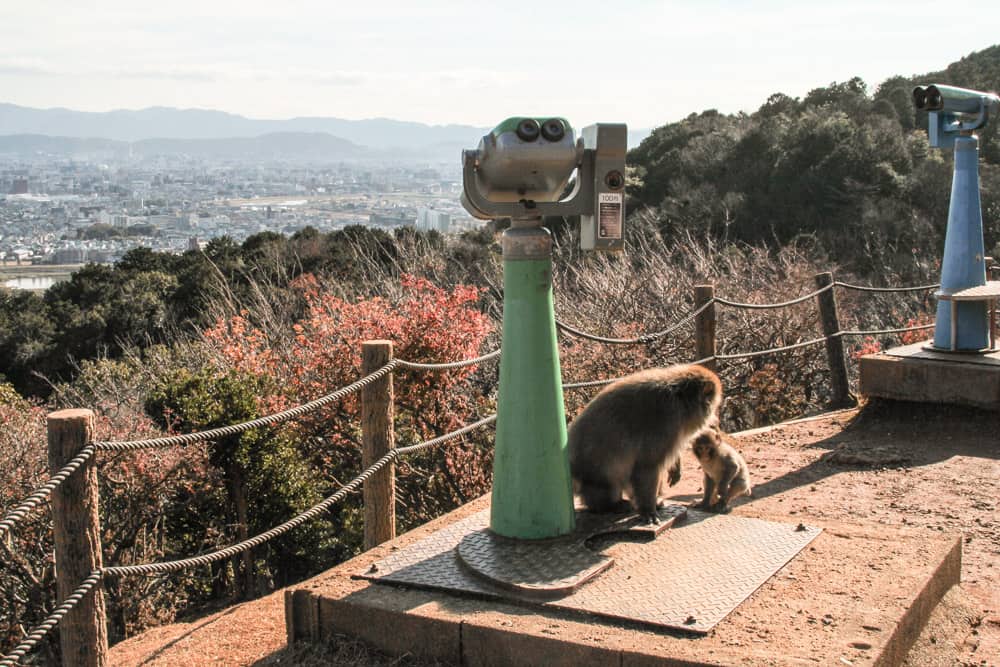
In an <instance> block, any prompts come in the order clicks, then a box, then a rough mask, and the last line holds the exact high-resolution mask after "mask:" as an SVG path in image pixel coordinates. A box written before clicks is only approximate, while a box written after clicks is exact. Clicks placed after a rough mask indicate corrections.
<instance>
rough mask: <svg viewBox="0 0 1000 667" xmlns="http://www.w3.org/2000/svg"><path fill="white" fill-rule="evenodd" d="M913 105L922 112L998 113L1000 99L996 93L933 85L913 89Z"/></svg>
mask: <svg viewBox="0 0 1000 667" xmlns="http://www.w3.org/2000/svg"><path fill="white" fill-rule="evenodd" d="M913 105H914V106H915V107H916V108H917V109H919V110H921V111H941V112H944V113H964V114H978V113H980V112H982V111H985V112H986V113H996V112H997V109H998V107H1000V97H997V95H996V94H995V93H984V92H980V91H978V90H969V89H968V88H958V87H957V86H945V85H941V84H931V85H929V86H926V87H924V86H917V87H916V88H914V89H913Z"/></svg>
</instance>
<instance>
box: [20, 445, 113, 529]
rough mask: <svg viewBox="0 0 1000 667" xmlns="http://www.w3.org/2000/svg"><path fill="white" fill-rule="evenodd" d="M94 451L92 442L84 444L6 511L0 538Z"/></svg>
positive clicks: (50, 493)
mask: <svg viewBox="0 0 1000 667" xmlns="http://www.w3.org/2000/svg"><path fill="white" fill-rule="evenodd" d="M96 451H97V449H96V448H95V447H94V445H93V443H91V444H89V445H86V446H84V447H83V449H81V450H80V452H79V453H78V454H77V455H76V456H74V457H73V458H71V459H70V460H69V462H68V463H67V464H66V465H65V466H63V467H62V468H61V469H60V470H59V472H57V473H56V474H54V475H52V477H50V478H49V481H48V482H46V483H45V484H44V485H42V486H41V487H40V488H39V489H38V490H37V491H35V492H34V493H32V494H31V495H30V496H28V497H27V498H25V499H24V501H23V502H22V503H21V504H20V505H18V506H17V507H15V508H14V509H12V510H11V511H10V512H8V513H7V516H5V517H4V519H3V521H0V538H2V537H3V536H4V535H5V534H6V533H7V532H8V531H9V530H10V529H11V528H13V527H14V525H15V524H17V522H18V521H20V520H22V519H24V517H26V516H28V514H29V513H30V512H31V510H33V509H35V508H36V507H38V506H39V505H41V504H42V503H43V502H45V500H46V499H47V498H48V497H49V496H50V495H52V492H53V491H55V490H56V487H58V486H59V485H60V484H62V483H63V482H65V481H66V480H67V479H68V478H69V476H70V475H72V474H73V473H74V472H76V471H77V469H78V468H79V467H80V466H82V465H83V464H84V463H86V462H87V461H88V460H89V459H90V457H92V456H93V455H94V453H95V452H96Z"/></svg>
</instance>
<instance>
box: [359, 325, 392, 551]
mask: <svg viewBox="0 0 1000 667" xmlns="http://www.w3.org/2000/svg"><path fill="white" fill-rule="evenodd" d="M390 359H392V341H388V340H369V341H365V342H364V343H362V344H361V372H362V374H364V375H368V374H369V373H374V372H375V371H377V370H378V369H379V368H381V367H382V366H385V365H386V364H387V363H389V360H390ZM392 418H393V392H392V373H387V374H386V375H385V376H384V377H382V378H381V379H379V380H376V381H375V382H372V383H371V384H369V385H368V386H366V387H364V388H363V389H362V390H361V438H362V452H361V465H362V467H364V468H367V467H368V466H370V465H371V464H372V463H374V462H375V461H378V460H379V459H380V458H382V457H383V456H385V455H386V454H387V453H388V452H389V450H390V449H393V448H394V447H395V446H396V443H395V436H394V434H393V428H392ZM363 496H364V503H365V549H371V548H372V547H374V546H377V545H379V544H381V543H382V542H385V541H387V540H391V539H392V538H394V537H396V465H395V464H394V463H389V465H387V466H385V467H384V468H382V469H381V470H379V471H378V472H377V473H375V474H374V475H372V476H371V477H370V478H368V480H367V481H365V483H364V488H363Z"/></svg>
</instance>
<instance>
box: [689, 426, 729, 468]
mask: <svg viewBox="0 0 1000 667" xmlns="http://www.w3.org/2000/svg"><path fill="white" fill-rule="evenodd" d="M721 442H722V436H721V435H720V434H719V432H718V431H717V430H715V429H714V428H707V429H704V430H703V431H700V432H699V433H698V435H697V436H695V439H694V440H693V441H692V442H691V449H692V450H693V451H694V455H695V458H697V459H698V460H699V461H702V462H704V461H710V460H711V459H712V457H713V456H715V453H716V451H717V450H718V448H719V444H720V443H721Z"/></svg>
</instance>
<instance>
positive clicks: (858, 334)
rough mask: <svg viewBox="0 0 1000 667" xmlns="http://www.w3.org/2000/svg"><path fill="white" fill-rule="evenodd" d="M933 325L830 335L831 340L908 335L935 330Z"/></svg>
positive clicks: (843, 332)
mask: <svg viewBox="0 0 1000 667" xmlns="http://www.w3.org/2000/svg"><path fill="white" fill-rule="evenodd" d="M933 328H934V325H933V324H921V325H919V326H915V327H904V328H902V329H872V330H871V331H857V330H852V331H838V332H837V333H834V334H830V336H831V338H832V337H833V336H876V335H878V334H896V333H907V332H909V331H921V330H923V329H933Z"/></svg>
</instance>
